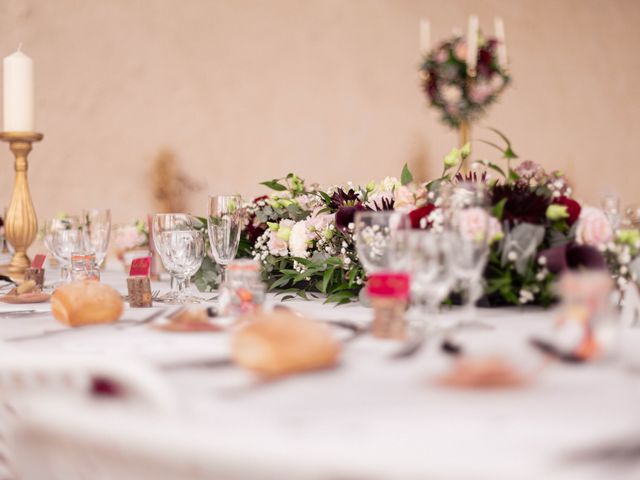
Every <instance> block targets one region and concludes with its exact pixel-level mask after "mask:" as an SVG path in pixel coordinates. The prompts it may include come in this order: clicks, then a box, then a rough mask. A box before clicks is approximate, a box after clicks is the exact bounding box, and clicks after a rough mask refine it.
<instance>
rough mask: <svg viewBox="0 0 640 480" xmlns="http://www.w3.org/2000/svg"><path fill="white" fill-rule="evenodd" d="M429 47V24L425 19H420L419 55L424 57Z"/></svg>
mask: <svg viewBox="0 0 640 480" xmlns="http://www.w3.org/2000/svg"><path fill="white" fill-rule="evenodd" d="M430 47H431V24H430V23H429V20H427V19H426V18H421V19H420V53H421V54H422V55H423V56H426V55H427V53H429V49H430Z"/></svg>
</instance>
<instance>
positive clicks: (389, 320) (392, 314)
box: [367, 272, 409, 340]
mask: <svg viewBox="0 0 640 480" xmlns="http://www.w3.org/2000/svg"><path fill="white" fill-rule="evenodd" d="M367 293H368V294H369V297H370V298H371V306H372V307H373V323H372V325H371V334H372V335H373V336H374V337H378V338H389V339H394V340H404V339H406V338H407V321H406V319H405V316H404V314H405V310H406V309H407V304H408V301H409V275H408V274H406V273H400V272H385V273H374V274H372V275H371V276H370V277H369V280H368V282H367Z"/></svg>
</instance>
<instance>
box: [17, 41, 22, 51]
mask: <svg viewBox="0 0 640 480" xmlns="http://www.w3.org/2000/svg"><path fill="white" fill-rule="evenodd" d="M18 51H19V52H21V51H22V42H20V43H19V44H18Z"/></svg>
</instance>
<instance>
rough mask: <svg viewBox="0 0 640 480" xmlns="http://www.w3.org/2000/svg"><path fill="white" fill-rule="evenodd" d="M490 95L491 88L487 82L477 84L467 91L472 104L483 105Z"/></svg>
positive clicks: (491, 92)
mask: <svg viewBox="0 0 640 480" xmlns="http://www.w3.org/2000/svg"><path fill="white" fill-rule="evenodd" d="M491 94H493V88H492V87H491V85H490V84H489V83H487V82H478V83H476V84H475V85H472V86H471V89H470V90H469V98H470V99H471V101H472V102H474V103H480V104H482V103H484V102H485V101H486V100H487V98H489V97H490V96H491Z"/></svg>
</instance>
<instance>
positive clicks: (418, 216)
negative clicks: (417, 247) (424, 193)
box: [409, 203, 436, 229]
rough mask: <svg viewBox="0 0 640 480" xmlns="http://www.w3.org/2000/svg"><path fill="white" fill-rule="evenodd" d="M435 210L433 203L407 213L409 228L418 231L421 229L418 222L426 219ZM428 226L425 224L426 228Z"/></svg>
mask: <svg viewBox="0 0 640 480" xmlns="http://www.w3.org/2000/svg"><path fill="white" fill-rule="evenodd" d="M435 209H436V206H435V205H434V204H433V203H428V204H426V205H425V206H424V207H420V208H416V209H415V210H412V211H411V212H409V220H411V228H415V229H419V228H422V226H421V225H420V221H421V220H422V219H423V218H427V217H428V216H429V214H430V213H431V212H433V211H434V210H435ZM429 226H430V225H429V224H428V223H427V225H426V227H427V228H428V227H429Z"/></svg>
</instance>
